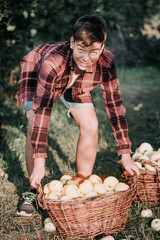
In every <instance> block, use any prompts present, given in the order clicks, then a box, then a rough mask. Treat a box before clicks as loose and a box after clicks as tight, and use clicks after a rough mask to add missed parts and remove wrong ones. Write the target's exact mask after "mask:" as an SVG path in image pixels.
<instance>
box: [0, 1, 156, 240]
mask: <svg viewBox="0 0 160 240" xmlns="http://www.w3.org/2000/svg"><path fill="white" fill-rule="evenodd" d="M85 14H87V15H90V14H98V15H99V16H101V17H103V18H104V19H105V20H106V22H107V30H108V37H107V42H106V48H108V49H109V50H110V51H111V52H112V53H113V54H114V55H115V61H116V65H117V70H118V76H119V81H120V89H121V92H122V94H123V100H124V104H123V105H124V106H125V107H126V110H127V113H126V118H127V121H128V125H129V136H130V140H131V142H132V151H133V152H134V151H135V150H136V148H137V147H138V146H139V145H140V144H141V143H142V142H149V143H150V144H151V145H152V146H153V148H154V149H155V150H157V149H158V148H160V107H159V106H160V96H159V92H160V81H159V76H160V69H159V64H160V44H159V43H160V2H159V0H145V1H143V0H134V1H131V0H119V1H115V0H81V1H74V0H34V1H33V0H7V1H5V0H4V1H3V0H0V91H1V94H0V177H1V178H0V202H1V208H0V219H1V221H0V222H1V223H0V239H2V240H4V239H17V240H18V239H23V240H24V239H26V240H28V239H54V236H53V234H52V233H46V232H45V231H44V230H43V214H42V215H41V214H37V215H35V216H33V217H31V218H21V217H17V216H16V214H15V210H16V206H17V203H18V200H19V197H20V196H21V193H22V192H23V191H26V190H27V189H28V178H27V173H26V167H25V160H24V155H25V154H24V148H25V141H26V131H27V121H26V117H25V116H24V114H23V106H21V107H20V108H18V107H17V106H16V90H17V82H18V79H19V75H20V65H19V62H20V59H21V58H22V57H23V56H24V55H25V54H27V53H28V52H29V51H30V50H31V49H32V48H34V47H35V46H37V45H39V44H42V43H46V42H55V41H66V40H69V38H70V36H71V35H72V27H73V24H74V22H75V20H76V19H77V18H78V17H80V16H82V15H85ZM93 96H94V102H95V105H96V112H97V117H98V120H99V143H98V153H97V158H96V163H95V167H94V173H95V174H98V175H100V176H101V177H105V176H108V175H114V176H116V177H118V178H120V174H119V171H118V169H117V167H116V165H115V163H116V161H117V160H119V157H118V156H117V150H116V146H115V140H114V138H113V135H112V130H111V127H110V125H109V121H108V118H107V115H106V113H105V110H104V106H103V101H102V98H101V89H100V88H99V87H98V88H96V89H95V90H94V91H93ZM50 124H51V126H52V127H51V128H50V132H49V137H48V149H47V153H48V158H47V161H46V176H45V178H44V180H43V182H42V184H44V183H45V182H48V181H50V180H51V179H59V178H60V177H61V176H62V174H72V175H74V174H75V151H76V142H77V139H78V128H77V126H76V124H75V122H74V120H73V119H71V120H70V119H68V117H67V114H66V109H65V107H64V106H63V105H62V104H60V101H59V100H56V101H55V104H54V107H53V113H52V117H51V123H50ZM142 208H144V206H143V205H136V206H135V205H134V207H132V209H131V211H130V214H129V216H128V220H127V225H126V229H125V230H123V231H121V232H120V233H117V234H114V237H115V239H116V240H120V239H122V238H126V239H127V240H141V239H145V240H151V239H153V240H157V239H160V237H159V234H158V233H157V232H154V231H153V230H152V229H151V227H150V222H151V219H142V218H141V217H140V211H141V209H142ZM152 210H153V212H154V217H155V218H158V217H159V218H160V209H159V207H155V208H153V209H152ZM137 223H139V224H137ZM99 238H100V237H99ZM99 238H98V237H97V239H99Z"/></svg>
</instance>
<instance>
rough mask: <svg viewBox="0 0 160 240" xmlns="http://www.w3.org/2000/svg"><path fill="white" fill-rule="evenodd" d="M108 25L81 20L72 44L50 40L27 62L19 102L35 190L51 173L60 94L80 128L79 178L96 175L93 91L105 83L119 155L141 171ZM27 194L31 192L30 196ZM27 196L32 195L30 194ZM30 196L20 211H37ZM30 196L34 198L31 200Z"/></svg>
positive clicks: (91, 19) (91, 18)
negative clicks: (52, 129)
mask: <svg viewBox="0 0 160 240" xmlns="http://www.w3.org/2000/svg"><path fill="white" fill-rule="evenodd" d="M106 36H107V32H106V26H105V22H104V20H102V19H101V18H100V17H98V16H83V17H81V18H79V19H78V20H77V21H76V23H75V25H74V29H73V36H72V37H71V38H70V41H69V42H59V43H54V44H44V45H41V46H38V47H37V48H35V49H33V50H32V51H31V52H30V53H28V54H27V55H26V56H25V57H24V58H23V59H22V61H21V69H22V71H21V76H20V80H19V83H18V93H17V96H18V98H17V104H18V106H19V105H20V104H22V103H24V109H25V112H26V116H27V119H28V132H27V143H26V151H25V153H26V154H25V158H26V166H27V171H28V175H29V180H30V187H31V189H32V190H31V192H34V189H36V187H37V185H38V184H39V183H40V182H41V180H42V178H43V177H44V173H45V158H46V157H47V155H46V146H47V136H48V131H49V122H50V116H51V111H52V106H53V101H54V100H55V99H57V98H60V99H61V101H62V102H63V103H64V104H65V106H66V107H67V108H68V114H70V115H72V117H73V118H74V119H75V121H76V123H77V125H78V127H79V131H80V134H79V140H78V143H77V152H76V166H77V177H76V179H75V180H76V181H80V180H82V179H84V178H86V177H87V176H89V175H91V174H92V170H93V166H94V162H95V158H96V153H97V144H98V120H97V117H96V113H95V109H94V105H93V100H92V97H91V94H90V91H91V90H93V89H94V88H95V87H97V86H98V85H99V84H100V85H101V88H102V95H103V101H104V106H105V109H106V112H107V114H108V118H109V121H110V124H111V127H112V129H113V134H114V137H115V139H116V143H117V150H118V155H121V156H122V163H123V166H124V167H125V168H126V170H128V172H129V173H130V174H133V173H134V171H135V172H136V173H137V174H139V170H138V167H137V166H136V164H134V163H133V162H132V161H131V158H130V153H131V143H130V140H129V138H128V126H127V122H126V119H125V109H124V107H123V106H122V95H121V93H120V91H119V82H118V79H117V72H116V68H115V64H114V57H113V55H112V54H111V53H110V52H109V51H108V50H106V49H105V48H104V44H105V41H106ZM24 196H25V195H24ZM26 198H27V197H26ZM26 198H25V199H24V200H23V201H22V203H21V204H20V205H19V207H18V210H17V213H19V214H21V213H25V215H26V214H29V215H30V214H32V212H33V211H34V208H33V207H32V206H31V205H32V204H30V203H32V201H31V202H27V201H26ZM27 199H28V198H27Z"/></svg>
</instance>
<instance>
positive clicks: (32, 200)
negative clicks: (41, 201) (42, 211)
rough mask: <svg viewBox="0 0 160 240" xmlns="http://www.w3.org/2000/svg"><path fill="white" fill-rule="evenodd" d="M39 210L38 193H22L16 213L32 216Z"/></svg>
mask: <svg viewBox="0 0 160 240" xmlns="http://www.w3.org/2000/svg"><path fill="white" fill-rule="evenodd" d="M37 210H38V203H37V193H34V192H32V190H31V191H30V192H25V193H23V194H22V199H21V200H20V202H19V204H18V207H17V211H16V213H17V214H18V215H20V216H32V215H33V214H35V212H36V211H37Z"/></svg>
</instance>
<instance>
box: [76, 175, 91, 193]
mask: <svg viewBox="0 0 160 240" xmlns="http://www.w3.org/2000/svg"><path fill="white" fill-rule="evenodd" d="M79 190H80V192H81V193H82V194H87V193H89V192H92V191H93V184H92V183H91V182H90V181H89V180H88V179H86V180H84V182H83V183H81V184H80V185H79Z"/></svg>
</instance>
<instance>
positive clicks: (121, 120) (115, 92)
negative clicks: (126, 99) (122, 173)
mask: <svg viewBox="0 0 160 240" xmlns="http://www.w3.org/2000/svg"><path fill="white" fill-rule="evenodd" d="M107 74H108V78H107V79H104V80H103V82H102V83H101V87H102V94H103V101H104V106H105V109H106V112H107V115H108V118H109V121H110V124H111V127H112V130H113V135H114V137H115V140H116V145H117V150H118V155H119V156H120V155H121V156H122V163H123V165H124V167H125V168H126V170H128V171H129V173H130V174H133V171H136V173H137V174H139V169H138V167H137V166H136V164H134V163H133V162H132V160H131V157H130V154H131V152H132V151H131V142H130V140H129V137H128V124H127V121H126V118H125V113H126V110H125V108H124V107H123V106H122V103H123V98H122V94H121V92H120V90H119V81H118V78H117V71H116V68H115V64H114V61H113V62H112V64H111V66H110V69H109V71H108V73H107Z"/></svg>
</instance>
